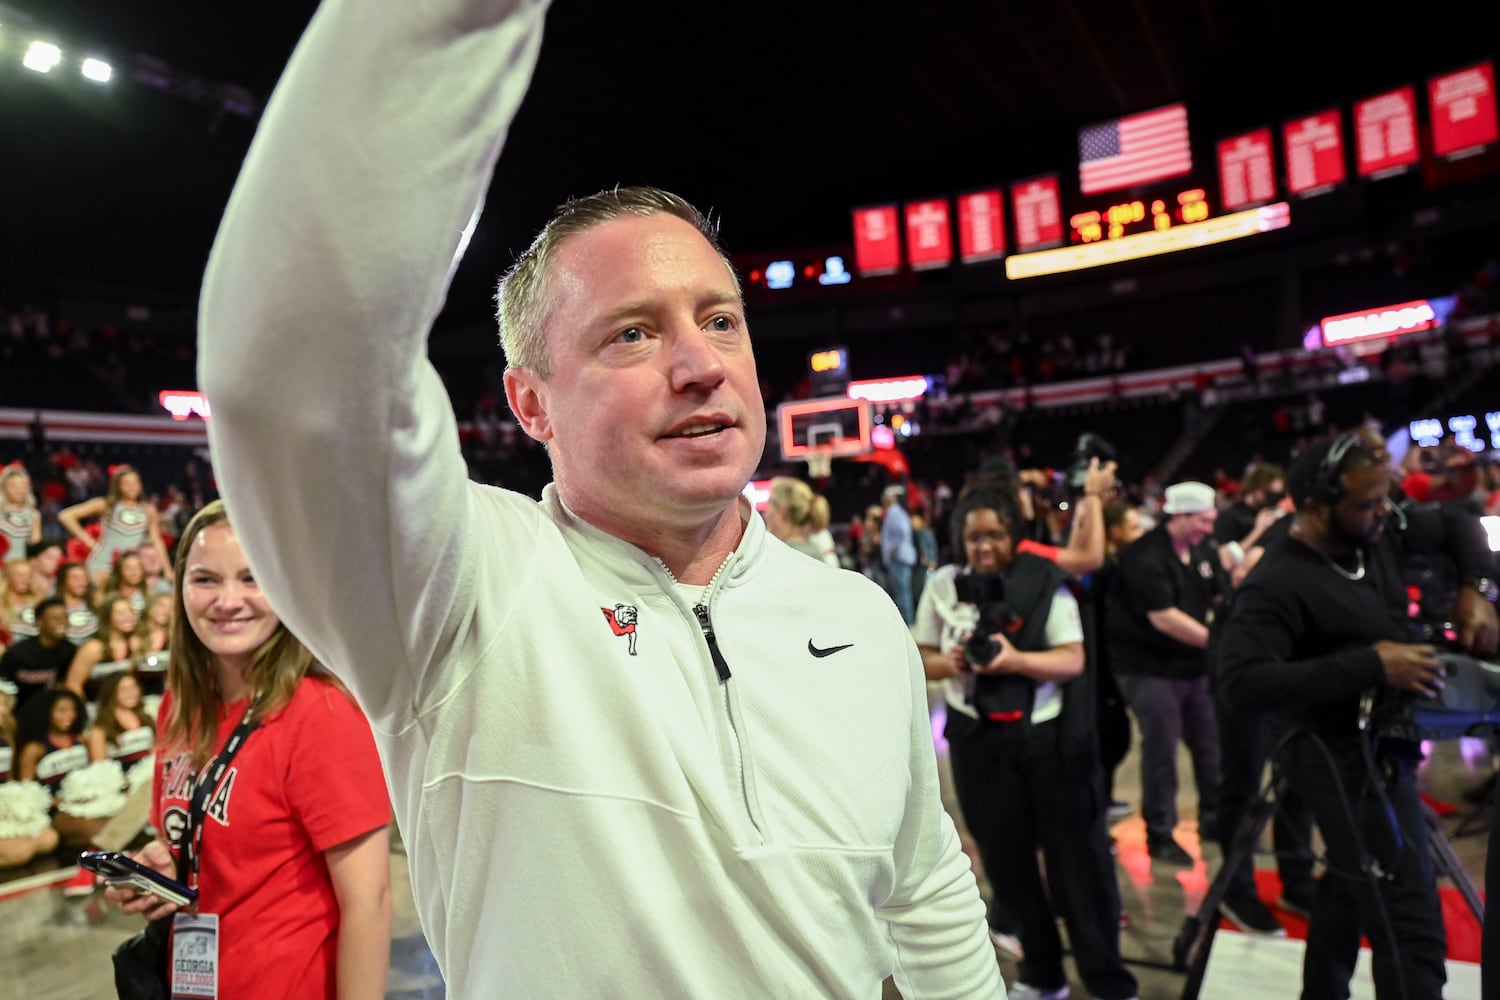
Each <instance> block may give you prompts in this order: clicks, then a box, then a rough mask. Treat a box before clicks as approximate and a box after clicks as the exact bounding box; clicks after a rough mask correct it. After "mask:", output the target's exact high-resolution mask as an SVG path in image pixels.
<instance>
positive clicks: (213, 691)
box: [162, 500, 337, 768]
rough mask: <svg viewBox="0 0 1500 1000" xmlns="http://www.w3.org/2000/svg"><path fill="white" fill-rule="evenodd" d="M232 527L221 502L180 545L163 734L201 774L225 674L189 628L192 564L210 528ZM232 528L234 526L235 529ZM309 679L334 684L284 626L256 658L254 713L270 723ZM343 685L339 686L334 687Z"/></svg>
mask: <svg viewBox="0 0 1500 1000" xmlns="http://www.w3.org/2000/svg"><path fill="white" fill-rule="evenodd" d="M216 524H224V525H228V524H229V515H228V514H227V513H226V512H225V510H224V501H222V500H215V501H213V502H212V503H210V504H209V505H208V506H206V507H204V508H203V509H202V510H200V511H199V512H198V513H197V514H196V515H195V516H194V517H193V519H192V521H190V522H189V523H188V526H187V530H186V531H184V532H183V533H182V538H181V539H180V540H179V541H178V543H177V559H176V573H177V581H178V584H177V589H176V593H175V595H174V596H173V598H172V642H171V647H170V648H171V650H172V658H171V660H170V661H168V664H167V687H168V689H169V690H170V691H171V692H172V711H171V713H170V717H169V718H168V719H167V723H166V726H165V727H164V729H163V732H162V743H163V744H164V745H167V746H171V747H174V748H178V747H186V748H188V749H189V750H190V751H191V752H192V755H193V765H194V767H195V768H201V767H203V765H204V764H205V763H207V762H208V759H209V758H210V757H211V756H213V753H214V751H215V749H217V747H218V742H219V709H220V708H221V707H222V705H223V699H222V698H221V697H220V692H219V681H218V678H219V674H218V671H216V670H215V669H214V656H213V654H212V653H210V652H209V651H208V647H207V646H205V645H204V644H203V640H202V639H199V638H198V634H197V633H196V632H194V631H193V628H192V625H191V624H190V623H189V622H188V616H187V609H186V608H185V607H184V605H183V593H184V592H185V591H186V589H187V587H188V585H189V584H188V580H187V561H188V556H189V554H190V553H191V552H192V549H193V543H194V542H195V541H197V539H198V536H199V535H200V534H202V533H203V530H204V529H205V528H210V527H213V526H214V525H216ZM231 527H232V526H231ZM308 674H317V675H319V676H320V677H321V678H325V679H327V680H329V681H333V678H332V676H331V675H329V674H327V673H326V671H324V670H323V668H322V667H321V666H319V665H318V664H317V662H316V661H315V660H314V659H313V656H312V653H310V652H309V651H308V649H307V647H306V646H304V645H302V643H301V641H300V640H298V638H297V637H296V636H294V635H292V633H291V632H290V631H288V630H287V627H286V624H285V623H283V622H278V623H277V625H276V630H275V631H274V632H272V633H271V637H270V638H269V639H267V640H266V641H265V642H263V643H262V644H261V646H260V648H259V649H257V650H256V651H255V653H254V654H253V655H252V656H251V658H250V667H249V669H248V670H246V672H245V683H246V684H248V685H249V687H250V711H251V712H253V713H255V716H256V718H258V719H262V720H264V719H265V718H266V717H268V716H270V715H273V714H275V713H276V712H278V711H280V710H281V709H283V708H285V707H286V705H287V703H288V702H290V701H291V700H292V695H293V694H294V693H296V690H297V685H298V684H299V683H300V682H301V680H302V678H303V677H306V676H307V675H308ZM334 683H337V682H334Z"/></svg>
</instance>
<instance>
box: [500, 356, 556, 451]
mask: <svg viewBox="0 0 1500 1000" xmlns="http://www.w3.org/2000/svg"><path fill="white" fill-rule="evenodd" d="M505 400H506V402H507V403H509V404H510V412H511V413H514V414H515V416H516V422H517V423H519V424H520V425H521V430H523V431H525V432H526V436H527V437H529V438H532V439H533V440H536V441H541V442H544V443H545V442H547V441H550V440H552V421H551V420H550V419H549V418H548V414H547V383H546V382H544V381H543V380H542V379H541V378H540V377H539V376H538V375H537V374H536V373H535V372H533V371H531V370H530V369H527V368H507V369H506V370H505Z"/></svg>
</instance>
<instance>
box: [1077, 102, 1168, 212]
mask: <svg viewBox="0 0 1500 1000" xmlns="http://www.w3.org/2000/svg"><path fill="white" fill-rule="evenodd" d="M1192 169H1193V153H1192V149H1191V148H1190V145H1189V142H1188V119H1187V108H1186V107H1185V106H1183V105H1181V104H1169V105H1167V106H1166V107H1164V108H1157V109H1156V110H1154V111H1142V112H1141V113H1140V114H1138V115H1127V116H1125V117H1124V118H1116V119H1115V120H1114V121H1108V122H1103V123H1101V124H1098V125H1090V126H1088V127H1087V128H1082V129H1079V130H1078V181H1079V186H1080V187H1081V188H1082V189H1083V193H1084V194H1097V193H1099V192H1100V191H1114V190H1117V189H1119V188H1123V187H1132V186H1134V185H1136V184H1149V183H1150V182H1152V181H1159V180H1162V179H1164V178H1167V177H1177V176H1180V175H1181V174H1186V173H1189V172H1191V171H1192Z"/></svg>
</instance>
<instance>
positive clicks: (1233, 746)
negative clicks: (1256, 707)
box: [1214, 698, 1314, 897]
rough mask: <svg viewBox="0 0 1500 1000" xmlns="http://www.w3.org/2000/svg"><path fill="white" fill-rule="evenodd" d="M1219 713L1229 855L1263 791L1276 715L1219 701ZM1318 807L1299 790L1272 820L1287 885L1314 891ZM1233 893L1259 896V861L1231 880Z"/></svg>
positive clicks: (1222, 823)
mask: <svg viewBox="0 0 1500 1000" xmlns="http://www.w3.org/2000/svg"><path fill="white" fill-rule="evenodd" d="M1214 711H1215V712H1216V713H1217V714H1218V717H1219V744H1220V747H1221V753H1220V759H1221V767H1222V769H1223V779H1222V784H1221V785H1220V792H1219V830H1218V836H1219V846H1220V847H1222V848H1223V850H1224V856H1225V857H1226V858H1228V856H1229V850H1230V845H1231V844H1232V843H1233V842H1234V834H1235V831H1236V830H1238V829H1239V828H1240V822H1241V821H1242V820H1243V819H1244V818H1245V814H1246V813H1247V812H1248V811H1249V807H1250V803H1251V802H1253V801H1254V800H1255V799H1256V797H1257V796H1258V795H1259V794H1260V788H1261V776H1262V775H1263V774H1264V773H1265V769H1266V755H1267V754H1268V753H1269V752H1270V750H1271V748H1270V746H1269V738H1270V737H1269V734H1270V719H1269V716H1268V715H1267V713H1265V712H1239V711H1235V710H1234V709H1231V708H1226V707H1225V706H1224V704H1223V703H1222V702H1220V701H1219V699H1217V698H1215V699H1214ZM1312 827H1313V820H1312V810H1310V809H1308V807H1307V804H1306V803H1305V802H1303V801H1302V799H1301V797H1300V796H1298V795H1297V793H1296V792H1295V791H1291V790H1289V791H1288V792H1287V794H1286V795H1285V797H1283V798H1282V800H1281V803H1280V806H1279V808H1278V809H1277V810H1276V818H1275V819H1274V820H1273V821H1272V824H1271V830H1272V837H1273V839H1274V842H1275V845H1276V867H1277V870H1278V871H1280V873H1281V885H1282V889H1283V890H1284V891H1286V892H1290V893H1294V894H1295V893H1307V894H1310V893H1311V891H1312V889H1313V884H1314V880H1313V873H1312V869H1313V858H1312ZM1229 895H1230V896H1231V897H1234V896H1244V895H1250V896H1253V895H1255V863H1254V861H1253V860H1250V861H1248V862H1247V863H1246V864H1244V865H1241V866H1240V868H1239V869H1238V870H1237V871H1236V872H1235V873H1234V875H1233V877H1232V878H1231V879H1230V882H1229Z"/></svg>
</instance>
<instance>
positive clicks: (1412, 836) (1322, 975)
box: [1282, 733, 1447, 1000]
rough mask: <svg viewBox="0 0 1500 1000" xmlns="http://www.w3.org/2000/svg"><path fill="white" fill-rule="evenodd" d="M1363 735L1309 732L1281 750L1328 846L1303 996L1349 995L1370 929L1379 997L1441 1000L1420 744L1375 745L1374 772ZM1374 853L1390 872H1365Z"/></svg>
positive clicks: (1442, 976) (1307, 999)
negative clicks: (1419, 777)
mask: <svg viewBox="0 0 1500 1000" xmlns="http://www.w3.org/2000/svg"><path fill="white" fill-rule="evenodd" d="M1358 739H1359V738H1358V737H1346V738H1341V739H1325V740H1323V741H1322V743H1323V746H1324V747H1325V748H1326V750H1327V753H1326V754H1325V753H1324V752H1323V750H1322V749H1320V747H1319V739H1318V737H1316V736H1312V735H1309V734H1305V733H1303V734H1298V735H1296V736H1294V737H1292V739H1291V741H1290V742H1289V743H1288V744H1287V747H1286V749H1285V750H1283V751H1282V753H1283V756H1282V764H1283V766H1284V767H1285V769H1286V773H1287V776H1288V777H1289V778H1290V779H1291V782H1292V788H1293V789H1294V790H1296V792H1297V794H1298V795H1300V796H1301V797H1302V800H1303V801H1304V802H1306V803H1308V805H1310V806H1311V807H1312V811H1313V816H1314V818H1315V819H1316V820H1317V823H1318V828H1319V829H1320V830H1322V832H1323V841H1324V844H1325V845H1326V847H1327V851H1328V871H1327V873H1326V874H1325V875H1324V876H1323V878H1322V879H1321V880H1320V881H1319V883H1318V896H1317V902H1316V903H1315V904H1314V906H1313V915H1312V921H1311V923H1310V925H1309V927H1308V931H1307V954H1306V957H1305V959H1304V960H1303V966H1302V1000H1343V998H1345V997H1347V996H1348V995H1349V979H1350V976H1352V975H1353V972H1354V961H1355V958H1356V957H1357V956H1358V953H1359V938H1360V935H1361V934H1363V935H1364V936H1365V937H1367V938H1369V939H1370V949H1371V952H1372V953H1373V954H1372V958H1373V965H1374V973H1375V995H1376V996H1377V997H1379V998H1380V1000H1403V998H1404V1000H1440V998H1441V997H1442V995H1443V983H1444V982H1445V981H1446V980H1447V971H1446V970H1445V969H1444V967H1443V959H1444V957H1445V955H1446V954H1447V935H1446V934H1445V933H1444V930H1443V912H1442V906H1441V905H1440V903H1439V902H1438V894H1437V883H1436V880H1435V878H1434V874H1433V866H1432V855H1431V853H1430V851H1429V848H1428V844H1427V823H1426V820H1425V818H1424V816H1423V813H1422V803H1421V800H1420V799H1419V798H1418V797H1417V786H1416V764H1417V760H1416V754H1415V751H1414V750H1410V749H1407V748H1404V747H1391V748H1376V750H1375V751H1374V763H1375V767H1376V773H1375V774H1374V775H1370V774H1369V769H1368V768H1367V766H1366V763H1365V759H1364V756H1363V754H1361V752H1360V745H1359V742H1358ZM1375 782H1379V783H1380V784H1381V785H1382V786H1383V787H1384V788H1385V798H1384V799H1382V798H1381V797H1380V796H1379V794H1378V793H1377V792H1376V789H1375ZM1346 802H1347V805H1346ZM1387 802H1389V810H1387V805H1386V803H1387ZM1370 859H1373V860H1374V861H1375V862H1376V863H1377V864H1378V865H1379V866H1380V869H1381V870H1382V871H1384V872H1386V873H1388V876H1389V877H1380V878H1374V879H1372V878H1371V877H1370V876H1369V875H1367V874H1365V873H1364V870H1363V869H1364V865H1365V862H1366V861H1368V860H1370ZM1403 984H1404V986H1405V990H1404V992H1403V989H1402V987H1403Z"/></svg>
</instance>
